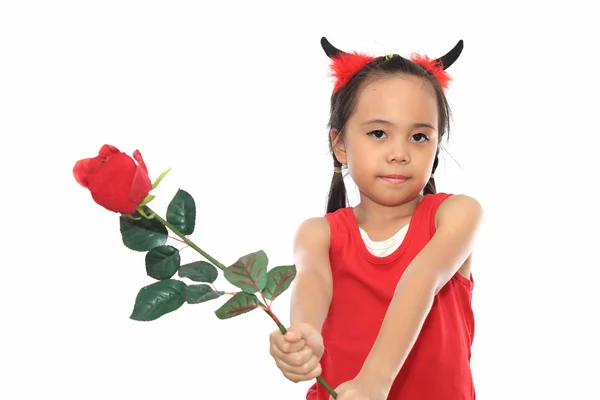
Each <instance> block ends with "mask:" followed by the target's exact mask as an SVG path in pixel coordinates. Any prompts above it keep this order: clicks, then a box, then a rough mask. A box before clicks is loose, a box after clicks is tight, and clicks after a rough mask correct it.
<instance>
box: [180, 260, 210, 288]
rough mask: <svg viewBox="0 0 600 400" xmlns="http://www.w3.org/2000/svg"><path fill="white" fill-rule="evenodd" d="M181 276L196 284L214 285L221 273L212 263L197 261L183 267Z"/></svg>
mask: <svg viewBox="0 0 600 400" xmlns="http://www.w3.org/2000/svg"><path fill="white" fill-rule="evenodd" d="M179 276H180V277H181V278H188V279H191V280H193V281H195V282H208V283H213V282H214V281H216V280H217V277H218V276H219V272H218V271H217V268H216V267H215V266H214V265H212V264H211V263H208V262H206V261H196V262H193V263H189V264H185V265H182V266H181V267H180V268H179Z"/></svg>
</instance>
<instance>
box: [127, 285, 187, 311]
mask: <svg viewBox="0 0 600 400" xmlns="http://www.w3.org/2000/svg"><path fill="white" fill-rule="evenodd" d="M185 287H186V284H185V283H184V282H182V281H178V280H174V279H165V280H163V281H158V282H155V283H152V284H150V285H148V286H145V287H143V288H142V289H141V290H140V291H139V292H138V295H137V297H136V299H135V305H134V307H133V312H132V313H131V316H130V318H131V319H133V320H136V321H153V320H155V319H158V318H160V317H162V316H163V315H165V314H167V313H170V312H172V311H175V310H177V309H178V308H179V307H181V306H182V305H183V303H185V297H184V292H185Z"/></svg>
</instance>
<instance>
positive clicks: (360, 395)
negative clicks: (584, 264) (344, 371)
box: [329, 376, 390, 400]
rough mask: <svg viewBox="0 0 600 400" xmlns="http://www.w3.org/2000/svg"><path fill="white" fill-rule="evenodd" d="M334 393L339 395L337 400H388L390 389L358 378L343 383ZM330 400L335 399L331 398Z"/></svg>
mask: <svg viewBox="0 0 600 400" xmlns="http://www.w3.org/2000/svg"><path fill="white" fill-rule="evenodd" d="M334 391H335V392H336V393H337V400H387V397H388V395H389V393H390V388H389V387H388V386H387V385H382V384H379V383H376V382H375V381H373V380H367V379H366V378H364V377H361V376H357V377H356V378H354V379H352V380H351V381H347V382H344V383H342V384H341V385H340V386H338V387H336V388H335V389H334ZM329 400H334V398H333V397H329Z"/></svg>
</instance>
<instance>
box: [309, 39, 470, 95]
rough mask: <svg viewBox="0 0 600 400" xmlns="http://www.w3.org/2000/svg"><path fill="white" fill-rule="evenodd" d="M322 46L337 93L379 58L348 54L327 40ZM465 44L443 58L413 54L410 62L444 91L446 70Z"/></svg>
mask: <svg viewBox="0 0 600 400" xmlns="http://www.w3.org/2000/svg"><path fill="white" fill-rule="evenodd" d="M321 46H322V47H323V50H324V51H325V54H327V57H329V58H330V59H331V61H332V63H331V75H332V76H333V78H334V80H335V87H334V89H333V92H334V93H335V92H337V91H338V90H339V89H340V88H341V87H343V86H344V85H345V84H346V83H347V82H348V81H349V80H350V78H352V76H354V75H355V74H356V73H357V72H358V71H360V70H361V69H362V68H363V67H364V66H365V65H367V64H368V63H370V62H371V61H374V60H376V59H377V58H379V57H373V56H370V55H367V54H363V53H357V52H353V53H346V52H345V51H342V50H339V49H337V48H336V47H335V46H333V45H332V44H331V43H329V41H328V40H327V39H326V38H325V37H322V38H321ZM463 47H464V44H463V41H462V39H461V40H459V41H458V43H457V44H456V46H454V48H453V49H452V50H450V51H449V52H448V53H446V54H445V55H443V56H442V57H439V58H436V59H431V58H429V57H427V56H422V55H420V54H416V53H415V54H413V55H412V56H411V57H410V59H408V60H409V61H412V62H414V63H416V64H418V65H420V66H422V67H423V68H425V69H426V70H427V71H428V72H429V73H430V74H431V75H433V76H434V77H435V78H436V79H437V80H438V81H439V82H440V85H441V86H442V88H443V89H446V88H447V87H448V83H449V82H450V80H451V78H450V76H449V75H448V73H447V72H446V69H447V68H448V67H450V66H451V65H452V64H454V62H455V61H456V60H457V59H458V57H459V56H460V54H461V53H462V50H463ZM385 57H386V58H393V57H400V58H404V57H402V56H400V55H398V54H390V55H387V56H385Z"/></svg>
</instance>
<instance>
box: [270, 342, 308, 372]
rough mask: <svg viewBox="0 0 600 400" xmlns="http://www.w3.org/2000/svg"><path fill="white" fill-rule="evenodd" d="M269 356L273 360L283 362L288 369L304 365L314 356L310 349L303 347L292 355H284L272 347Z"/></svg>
mask: <svg viewBox="0 0 600 400" xmlns="http://www.w3.org/2000/svg"><path fill="white" fill-rule="evenodd" d="M271 355H272V356H273V357H274V358H277V359H279V360H281V361H283V362H284V363H285V364H287V365H289V366H290V367H299V366H301V365H303V364H306V363H307V362H308V361H309V360H310V359H311V358H312V357H313V356H314V354H313V351H312V349H311V348H310V347H304V348H303V349H302V350H300V351H296V352H294V353H284V352H282V351H281V350H279V349H278V348H277V347H274V348H272V353H271Z"/></svg>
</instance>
